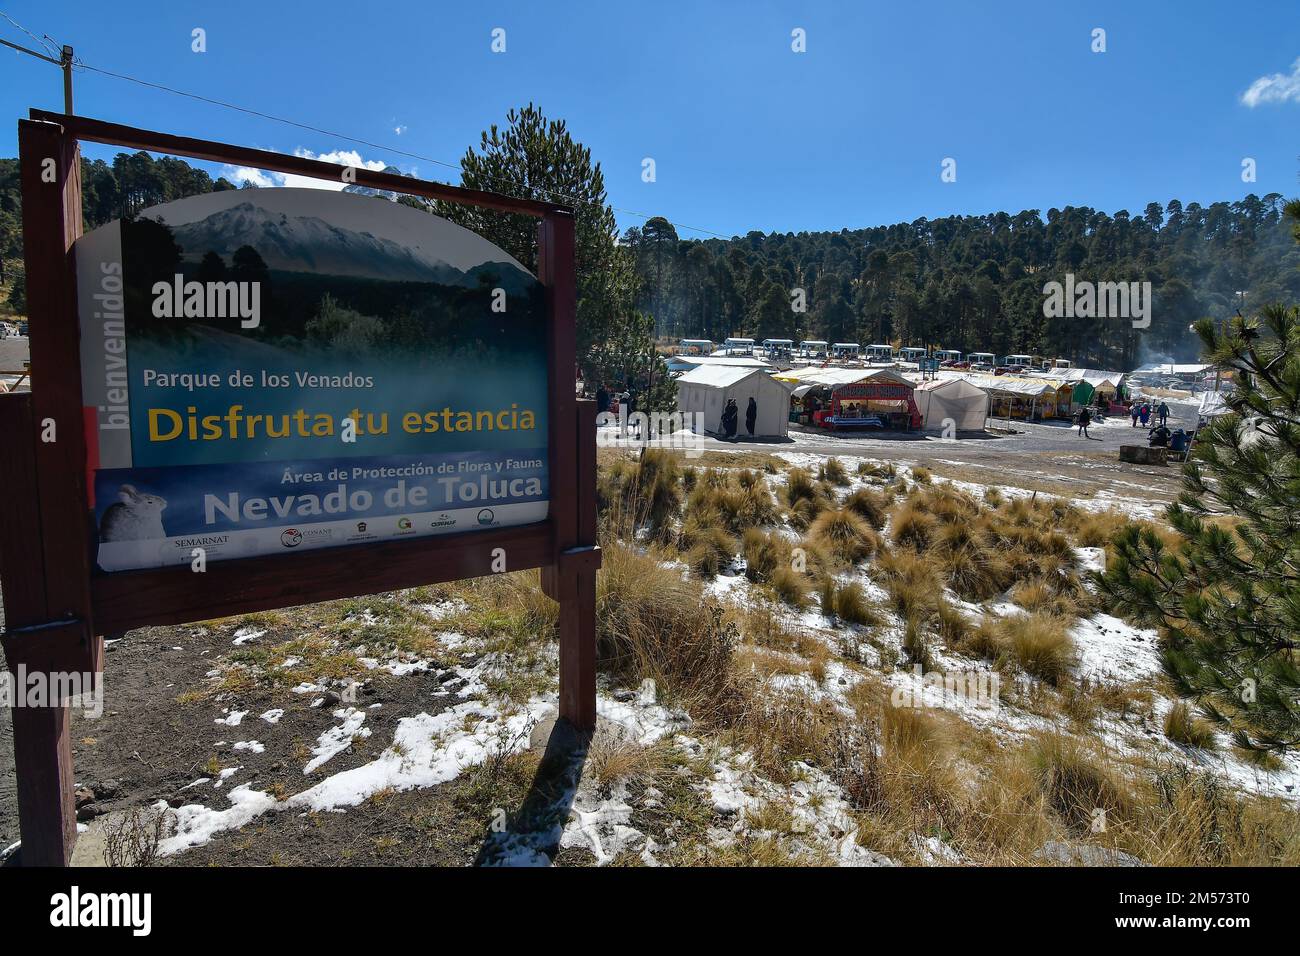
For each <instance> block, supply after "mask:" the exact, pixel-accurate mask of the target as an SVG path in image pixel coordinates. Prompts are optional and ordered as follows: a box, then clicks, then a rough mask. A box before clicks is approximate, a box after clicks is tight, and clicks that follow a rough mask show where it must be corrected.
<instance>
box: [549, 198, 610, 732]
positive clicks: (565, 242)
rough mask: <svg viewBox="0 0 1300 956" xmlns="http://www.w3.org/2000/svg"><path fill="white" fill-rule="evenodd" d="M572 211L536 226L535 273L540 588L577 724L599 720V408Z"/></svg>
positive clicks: (566, 711) (584, 727) (586, 728)
mask: <svg viewBox="0 0 1300 956" xmlns="http://www.w3.org/2000/svg"><path fill="white" fill-rule="evenodd" d="M574 240H575V237H574V222H573V217H572V216H571V215H567V214H557V213H548V214H547V215H546V216H545V217H543V219H542V222H541V224H540V225H539V227H538V247H539V256H538V273H539V277H540V278H541V280H542V282H543V283H544V284H545V286H546V299H547V312H548V314H549V316H550V322H551V328H550V367H551V369H552V370H553V374H554V375H555V380H553V381H552V382H551V383H550V385H551V423H550V448H551V456H550V462H551V467H550V472H551V475H550V488H551V509H550V510H551V521H552V525H553V526H554V528H555V558H554V561H553V562H552V563H551V564H549V565H547V566H545V567H543V568H542V588H543V590H545V592H546V593H547V594H548V595H549V596H550V597H551V598H553V599H554V600H556V601H558V602H559V603H560V616H559V625H558V629H559V639H560V717H561V718H563V719H564V720H567V721H568V722H569V723H571V724H572V725H573V726H574V727H575V728H576V729H577V730H579V731H583V732H590V731H592V730H594V729H595V727H596V571H597V569H598V568H599V567H600V548H599V547H597V545H596V412H595V403H594V402H590V401H583V402H579V401H578V400H577V396H576V387H575V386H576V382H575V380H574V372H573V369H574V362H575V359H576V356H577V282H576V276H575V260H574V255H575V241H574Z"/></svg>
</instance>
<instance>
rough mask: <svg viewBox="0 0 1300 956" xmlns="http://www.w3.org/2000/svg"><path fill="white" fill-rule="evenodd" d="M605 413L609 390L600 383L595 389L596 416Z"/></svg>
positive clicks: (607, 406)
mask: <svg viewBox="0 0 1300 956" xmlns="http://www.w3.org/2000/svg"><path fill="white" fill-rule="evenodd" d="M607 411H609V389H607V388H605V386H604V383H602V384H601V385H599V386H598V387H597V388H596V414H597V415H599V414H600V413H601V412H607Z"/></svg>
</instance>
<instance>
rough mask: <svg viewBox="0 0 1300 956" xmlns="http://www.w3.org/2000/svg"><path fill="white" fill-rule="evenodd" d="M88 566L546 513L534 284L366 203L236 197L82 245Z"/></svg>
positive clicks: (340, 197) (277, 194)
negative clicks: (91, 557) (91, 555)
mask: <svg viewBox="0 0 1300 956" xmlns="http://www.w3.org/2000/svg"><path fill="white" fill-rule="evenodd" d="M76 262H77V299H78V303H79V306H78V308H79V312H80V325H81V345H80V349H81V369H82V394H83V402H84V404H85V410H84V411H85V426H86V437H87V446H88V469H89V470H90V471H91V473H92V474H91V480H90V482H89V484H90V491H91V495H92V502H91V505H92V509H93V512H94V518H95V526H96V529H97V532H98V556H97V561H98V565H99V567H100V568H101V569H103V570H105V571H116V570H124V569H130V568H144V567H157V566H162V565H168V564H180V563H189V562H190V561H191V559H192V556H193V554H194V549H195V548H202V549H203V552H204V554H205V557H206V559H207V560H221V559H225V558H235V557H249V556H252V555H259V554H271V553H290V552H294V551H297V550H302V549H308V548H320V547H331V546H338V545H347V544H351V543H359V542H367V541H377V540H383V539H391V538H398V537H405V536H418V535H433V534H441V533H447V532H451V531H464V530H470V529H478V528H489V527H500V526H506V525H519V524H527V523H531V522H535V521H540V520H543V519H544V518H546V516H547V509H548V498H549V487H548V474H547V461H548V449H547V437H546V436H547V427H548V424H547V400H548V395H549V391H548V387H549V386H548V379H547V357H546V355H547V350H546V310H545V300H544V294H543V287H542V285H541V283H539V282H538V281H537V280H536V279H535V278H534V277H533V276H532V275H531V274H529V273H528V272H527V271H526V270H524V269H523V268H522V267H521V266H520V265H519V264H518V263H517V262H515V261H514V260H513V259H511V258H510V257H509V256H508V255H506V254H505V253H504V252H502V251H501V250H500V249H498V248H497V247H496V246H494V245H492V244H491V243H489V242H487V241H486V240H485V239H483V238H482V237H480V236H478V235H476V234H474V233H472V232H470V231H468V230H466V229H463V228H461V227H459V226H456V225H454V224H453V223H450V222H448V221H447V220H445V219H441V218H439V217H436V216H433V215H430V214H429V213H426V212H423V211H421V210H418V209H414V208H411V207H408V206H405V205H401V204H398V203H394V202H390V201H388V200H385V199H380V198H375V197H372V196H365V195H356V194H349V193H339V192H332V191H328V190H318V189H244V190H228V191H225V192H219V193H212V194H209V195H204V196H197V197H193V198H190V199H184V200H180V201H178V202H174V203H168V204H166V205H162V206H157V207H154V208H152V209H148V210H145V211H144V212H142V213H140V214H139V215H138V216H136V217H134V218H132V219H124V220H120V221H117V222H113V223H110V224H108V225H106V226H103V227H101V228H99V229H97V230H95V231H94V232H91V233H89V234H87V235H85V236H83V237H82V238H81V239H79V240H78V241H77V243H76Z"/></svg>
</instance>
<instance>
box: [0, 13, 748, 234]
mask: <svg viewBox="0 0 1300 956" xmlns="http://www.w3.org/2000/svg"><path fill="white" fill-rule="evenodd" d="M0 16H3V17H4V18H5V19H6V20H9V22H10V23H13V25H14V26H15V27H17V28H18V29H20V30H22V31H23V32H24V33H26V34H27V35H28V36H30V37H32V38H33V39H37V42H42V41H40V40H39V39H38V38H37V37H36V36H35V34H33V33H31V32H30V31H28V30H27V29H26V28H24V27H23V26H22V25H20V24H18V23H17V22H15V21H14V20H13V19H12V18H11V17H9V16H8V14H5V13H4V12H3V11H0ZM56 52H57V51H56ZM74 66H76V67H79V68H81V69H83V70H89V71H90V72H92V73H99V74H101V75H103V76H109V77H112V78H114V79H117V80H125V81H127V82H129V83H136V84H139V85H140V86H144V87H148V88H149V89H154V90H159V91H161V92H164V93H171V94H173V95H175V96H183V97H186V98H188V99H192V100H198V101H199V102H201V103H207V104H209V105H211V106H218V107H221V108H222V109H228V110H234V111H236V112H239V113H245V114H247V115H249V116H256V117H258V118H260V119H264V120H269V121H271V122H273V123H281V124H283V125H285V126H293V127H296V128H297V129H302V130H307V131H309V132H312V133H317V134H319V135H321V136H329V137H333V138H335V139H341V140H344V141H346V142H349V143H355V144H357V145H360V146H367V147H369V148H371V149H377V150H381V151H383V152H388V153H393V154H396V155H398V156H404V157H407V158H408V159H416V160H419V161H420V162H424V163H432V164H434V165H435V166H442V167H444V168H446V169H454V170H456V171H457V172H459V171H460V166H459V164H455V163H448V162H444V161H443V160H440V159H434V158H433V157H432V156H424V155H421V154H420V153H412V152H409V151H407V150H404V149H398V148H396V147H394V146H386V145H384V144H382V143H375V142H371V141H370V140H365V139H361V138H360V137H357V136H349V135H347V134H346V133H340V132H337V131H335V130H328V129H322V128H321V127H319V126H312V125H311V124H310V123H300V122H298V121H297V120H292V119H288V118H286V117H283V116H275V115H274V114H271V113H265V112H262V111H261V110H255V109H251V108H249V107H246V106H239V105H238V104H236V103H227V102H225V101H224V100H218V99H214V98H212V97H209V96H203V95H202V94H199V93H191V92H189V91H187V90H178V89H174V88H172V87H170V86H166V85H164V84H162V83H153V82H151V81H149V80H142V79H140V78H139V77H135V76H130V75H128V74H125V73H115V72H113V71H112V70H106V69H103V68H102V67H98V66H92V65H90V64H89V63H87V62H86V61H85V60H83V59H81V57H77V58H76V59H75V61H74ZM505 185H506V186H507V187H511V188H514V189H522V190H525V191H532V192H536V193H540V194H543V195H544V196H546V197H547V198H549V199H551V201H559V202H564V203H567V204H569V205H573V206H599V205H600V204H599V203H595V202H592V201H591V200H586V199H580V198H578V197H576V196H568V195H565V194H564V193H560V192H556V191H555V190H551V189H544V188H542V187H538V186H532V187H530V186H527V185H525V184H522V183H515V182H510V181H509V180H506V181H505ZM513 198H524V197H518V196H516V197H513ZM609 208H610V209H611V210H612V211H614V212H617V213H622V214H623V215H627V216H636V217H637V218H639V219H643V220H647V221H648V220H650V219H654V218H656V217H655V216H652V215H650V214H648V213H643V212H637V211H636V210H635V209H624V208H620V207H618V206H610V207H609ZM665 221H668V220H665ZM669 224H670V225H672V226H673V227H674V228H676V229H688V230H690V231H691V232H698V233H701V234H703V235H706V236H711V237H713V238H716V239H730V238H731V236H727V235H723V234H722V233H720V232H714V231H713V230H711V229H704V228H701V227H699V226H691V225H687V224H685V223H679V222H670V223H669Z"/></svg>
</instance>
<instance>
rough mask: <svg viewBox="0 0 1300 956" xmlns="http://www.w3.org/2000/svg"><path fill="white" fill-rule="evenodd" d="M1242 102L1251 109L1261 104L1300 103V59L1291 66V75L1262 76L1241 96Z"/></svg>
mask: <svg viewBox="0 0 1300 956" xmlns="http://www.w3.org/2000/svg"><path fill="white" fill-rule="evenodd" d="M1241 101H1242V102H1243V103H1245V104H1246V105H1247V106H1249V107H1250V108H1251V109H1254V108H1255V107H1256V106H1258V105H1259V104H1260V103H1288V102H1290V103H1300V59H1297V60H1296V61H1295V62H1294V63H1292V64H1291V72H1290V73H1274V74H1273V75H1271V76H1261V77H1260V78H1259V79H1258V80H1256V81H1255V82H1254V83H1252V84H1250V88H1249V89H1247V90H1246V92H1245V93H1242V94H1241Z"/></svg>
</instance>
